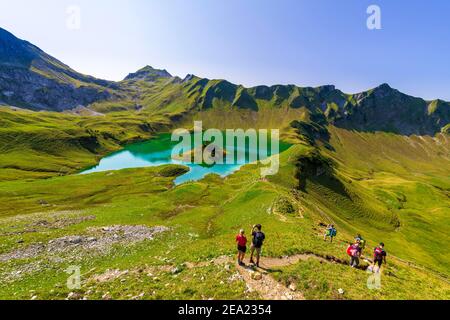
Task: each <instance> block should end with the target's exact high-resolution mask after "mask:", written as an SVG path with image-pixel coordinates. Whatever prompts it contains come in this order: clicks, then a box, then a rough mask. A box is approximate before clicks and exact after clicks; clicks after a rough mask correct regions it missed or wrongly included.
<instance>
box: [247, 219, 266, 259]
mask: <svg viewBox="0 0 450 320" xmlns="http://www.w3.org/2000/svg"><path fill="white" fill-rule="evenodd" d="M261 229H262V226H261V225H260V224H257V225H255V226H253V228H252V236H253V241H252V247H251V250H250V263H251V264H255V262H254V261H253V254H254V253H255V252H256V266H257V267H259V260H260V258H261V250H262V246H263V244H264V240H265V239H266V236H265V234H264V233H263V232H262V231H261Z"/></svg>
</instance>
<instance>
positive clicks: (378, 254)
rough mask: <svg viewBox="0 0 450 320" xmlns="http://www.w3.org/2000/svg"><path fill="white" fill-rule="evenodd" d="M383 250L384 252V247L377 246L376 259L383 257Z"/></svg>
mask: <svg viewBox="0 0 450 320" xmlns="http://www.w3.org/2000/svg"><path fill="white" fill-rule="evenodd" d="M383 252H384V250H383V249H381V248H378V247H376V248H375V251H374V257H375V260H381V259H383Z"/></svg>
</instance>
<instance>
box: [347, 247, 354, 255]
mask: <svg viewBox="0 0 450 320" xmlns="http://www.w3.org/2000/svg"><path fill="white" fill-rule="evenodd" d="M347 254H348V255H349V256H350V257H352V256H353V245H350V246H348V248H347Z"/></svg>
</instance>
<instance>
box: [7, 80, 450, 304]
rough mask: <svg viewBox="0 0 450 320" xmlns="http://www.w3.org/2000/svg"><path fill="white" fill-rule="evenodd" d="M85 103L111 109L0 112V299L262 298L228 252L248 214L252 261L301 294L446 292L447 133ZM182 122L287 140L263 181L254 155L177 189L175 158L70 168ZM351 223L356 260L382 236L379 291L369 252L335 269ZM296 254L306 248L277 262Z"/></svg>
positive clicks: (280, 112)
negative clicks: (254, 248)
mask: <svg viewBox="0 0 450 320" xmlns="http://www.w3.org/2000/svg"><path fill="white" fill-rule="evenodd" d="M149 86H150V85H149ZM147 90H148V91H147V92H150V93H151V92H152V88H151V87H150V88H147ZM150 93H149V94H150ZM164 94H168V95H170V92H167V91H165V92H164ZM155 95H156V93H152V94H151V98H152V99H153V100H154V99H155ZM159 98H160V99H161V100H164V99H165V98H166V97H165V96H161V97H159ZM144 99H145V97H144ZM153 100H152V101H153ZM93 110H96V111H98V112H103V111H105V110H108V113H106V114H105V115H101V116H100V115H99V116H83V115H81V116H80V115H72V114H64V113H52V112H31V111H20V110H19V111H13V110H11V109H8V108H2V109H0V124H1V125H0V150H1V153H0V203H1V204H2V205H1V206H0V277H1V278H2V281H1V282H0V299H57V300H58V299H66V298H72V299H146V300H147V299H149V300H151V299H264V298H266V295H265V293H264V290H263V289H264V288H260V287H259V286H258V285H254V283H252V282H250V283H249V282H248V281H247V280H246V278H245V277H243V276H242V275H243V273H245V272H247V271H246V270H241V269H240V267H238V266H237V265H236V263H235V261H234V260H235V258H234V255H235V253H236V252H235V251H236V249H235V242H234V238H235V236H236V234H237V232H238V231H239V229H241V228H244V229H245V230H246V231H247V233H249V232H250V229H251V226H252V225H254V224H256V223H260V224H262V225H263V231H264V232H265V234H266V237H267V240H266V243H265V246H264V250H263V258H262V261H263V263H264V259H265V258H266V259H269V258H270V259H278V260H277V261H281V262H280V263H279V265H276V263H275V264H273V265H270V266H268V267H267V268H265V269H264V270H263V271H261V272H262V273H263V277H270V279H273V281H276V282H277V283H280V284H281V285H282V287H284V288H295V289H294V290H295V291H296V292H298V293H301V295H302V296H304V298H305V299H449V298H450V284H449V280H448V277H449V275H450V256H449V254H448V252H447V251H448V244H449V240H450V239H449V235H448V231H447V227H448V225H449V223H450V218H449V217H450V199H449V194H450V193H449V192H450V176H449V174H448V173H449V172H450V159H449V157H450V152H449V148H450V145H449V142H448V135H447V134H445V133H442V134H437V135H436V136H435V137H421V136H401V135H396V134H394V133H382V132H358V131H353V130H347V129H342V128H337V127H333V126H328V127H327V130H328V131H329V133H330V138H329V140H328V141H327V142H326V143H325V142H319V143H318V144H316V145H312V144H311V143H309V141H307V139H305V136H304V135H301V134H299V132H298V131H296V130H295V128H293V127H291V126H290V123H291V122H292V120H294V119H301V118H302V117H303V119H304V120H308V119H307V114H305V113H304V110H303V111H302V110H301V109H295V110H293V109H288V108H279V109H276V110H275V109H270V108H267V109H264V107H262V108H261V109H260V110H259V112H258V114H257V115H255V113H253V112H252V111H251V110H245V111H242V113H241V114H239V112H241V111H232V112H230V113H229V115H230V117H229V118H228V120H227V122H225V121H222V122H221V119H223V112H224V111H221V109H220V108H212V109H209V110H204V111H199V112H196V113H195V115H193V116H190V117H186V118H183V120H180V122H174V120H173V119H174V118H173V116H174V115H176V114H178V113H179V112H184V110H178V109H177V105H175V104H174V105H170V104H169V105H167V106H166V107H165V108H164V112H159V111H158V110H153V109H152V108H148V109H145V110H143V111H142V112H130V111H129V110H128V109H127V108H126V104H121V105H115V106H114V105H112V104H110V105H107V104H105V103H104V104H98V105H96V106H95V105H94V106H93ZM111 110H112V111H113V112H110V111H111ZM191 118H192V119H193V118H197V119H202V120H204V125H205V126H207V127H217V128H219V129H222V128H224V127H225V126H228V127H235V128H239V127H240V125H243V124H244V123H247V126H250V124H248V119H253V122H252V126H253V127H255V128H258V127H261V128H271V127H274V128H275V127H279V128H281V129H282V139H284V140H285V141H288V142H289V143H291V144H293V145H292V146H291V147H290V148H289V149H288V150H286V151H283V152H282V153H281V155H280V162H281V163H280V170H279V172H278V174H277V175H274V176H270V177H268V178H267V179H261V177H260V166H259V165H257V164H249V165H246V166H244V167H243V168H242V169H241V170H239V171H238V172H236V173H234V174H232V175H230V176H228V177H226V178H221V177H219V176H217V175H208V176H207V177H205V178H204V179H202V180H200V181H197V182H191V183H186V184H182V185H179V186H175V184H174V182H173V181H174V179H175V178H176V177H177V176H179V175H182V174H184V173H185V172H186V170H187V169H186V168H185V167H183V166H161V167H155V168H141V169H139V168H138V169H125V170H120V171H112V172H102V173H94V174H90V175H77V174H76V173H78V172H80V170H82V169H84V168H87V167H89V166H92V165H95V164H96V163H98V161H99V160H100V159H101V158H102V157H103V156H105V155H107V154H110V153H112V152H114V151H117V150H120V149H121V148H123V146H124V145H127V144H129V143H132V142H136V141H143V140H147V139H151V138H152V137H155V136H156V135H157V134H158V133H160V132H168V131H170V130H171V128H172V127H173V126H174V125H176V126H182V127H183V126H184V127H187V126H188V124H189V123H191V124H192V122H191V121H190V120H192V119H191ZM243 119H244V120H243ZM242 127H244V126H242ZM244 128H245V127H244ZM329 223H334V224H335V225H336V227H337V229H338V236H337V238H336V240H335V241H334V242H333V243H329V242H324V240H323V234H324V231H325V230H324V229H325V228H324V225H326V224H329ZM114 226H122V227H127V226H128V227H130V226H143V227H147V228H148V229H149V230H150V229H151V228H153V227H166V228H167V230H166V231H164V232H161V233H159V234H156V235H154V236H152V237H148V238H145V239H142V238H138V235H139V234H138V235H135V234H131V235H127V234H126V232H124V233H123V234H122V233H119V234H118V235H115V236H114V237H109V236H108V235H109V233H108V232H109V231H108V230H109V229H108V228H112V227H114ZM105 228H106V229H105ZM105 230H106V231H105ZM145 230H146V229H145ZM357 233H360V234H361V235H363V236H364V237H365V238H366V239H367V241H368V245H367V248H366V250H365V252H364V255H365V257H366V258H368V259H371V252H372V248H373V247H375V246H376V245H377V244H378V243H379V242H381V241H383V242H384V243H385V244H386V250H387V252H388V264H387V266H385V267H384V268H383V270H382V274H381V287H380V288H378V289H369V288H368V286H367V281H368V279H369V277H370V276H371V274H369V273H367V271H366V270H365V267H367V266H368V262H367V261H362V268H361V269H351V268H350V267H349V266H348V265H347V264H346V263H347V255H346V248H347V245H348V242H349V241H352V240H353V238H354V236H355V235H356V234H357ZM128 236H129V238H127V237H128ZM71 237H72V238H71ZM74 237H78V238H79V239H83V240H74V239H75V238H74ZM78 238H77V239H78ZM91 238H92V239H93V238H95V240H92V239H91ZM61 239H66V240H64V241H62V240H61ZM86 239H91V240H86ZM122 239H124V240H122ZM127 239H129V241H128V240H127ZM71 241H72V242H71ZM80 241H82V242H80ZM85 241H93V242H92V243H94V242H95V244H92V245H90V244H88V243H86V244H85ZM59 244H61V246H58V245H59ZM294 256H301V257H304V259H300V260H299V261H296V262H295V263H291V264H286V263H283V262H282V261H283V259H287V258H288V257H294ZM71 266H78V267H79V268H80V271H81V287H79V288H68V287H67V285H66V284H67V279H68V277H69V274H68V273H67V272H66V270H67V269H68V268H69V267H71ZM294 290H292V291H294Z"/></svg>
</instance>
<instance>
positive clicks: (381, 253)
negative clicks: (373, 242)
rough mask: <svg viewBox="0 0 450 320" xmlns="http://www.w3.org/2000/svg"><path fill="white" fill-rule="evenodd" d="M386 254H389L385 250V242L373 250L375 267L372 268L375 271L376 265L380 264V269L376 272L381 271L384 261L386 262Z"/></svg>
mask: <svg viewBox="0 0 450 320" xmlns="http://www.w3.org/2000/svg"><path fill="white" fill-rule="evenodd" d="M386 256H387V253H386V251H385V250H384V243H383V242H382V243H380V245H379V246H378V247H376V248H375V249H374V251H373V267H372V269H373V270H374V271H375V266H376V265H378V270H377V271H376V272H379V271H380V269H381V265H382V264H383V262H384V264H386Z"/></svg>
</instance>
